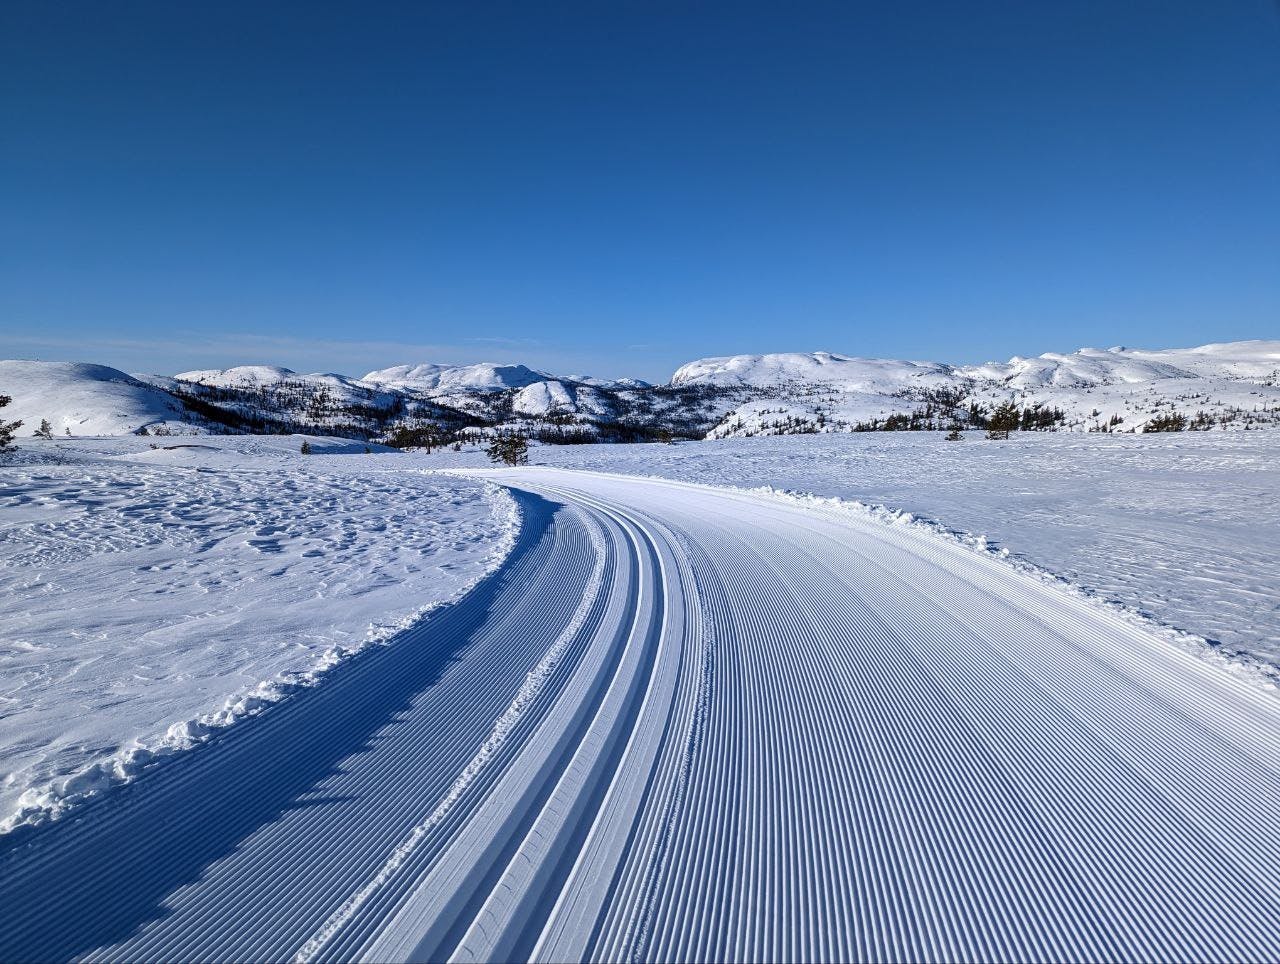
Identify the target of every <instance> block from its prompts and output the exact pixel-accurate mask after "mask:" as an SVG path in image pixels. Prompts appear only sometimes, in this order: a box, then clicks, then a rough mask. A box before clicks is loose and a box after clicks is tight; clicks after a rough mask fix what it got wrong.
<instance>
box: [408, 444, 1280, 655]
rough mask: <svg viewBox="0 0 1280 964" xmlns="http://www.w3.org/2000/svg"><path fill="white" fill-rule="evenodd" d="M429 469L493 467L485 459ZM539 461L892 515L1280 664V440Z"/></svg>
mask: <svg viewBox="0 0 1280 964" xmlns="http://www.w3.org/2000/svg"><path fill="white" fill-rule="evenodd" d="M424 460H425V461H428V462H429V463H430V464H433V465H439V466H451V465H472V466H475V465H482V464H485V459H484V457H483V455H481V454H480V453H478V452H468V453H462V454H460V455H455V454H453V453H451V452H440V453H437V454H435V455H433V456H430V457H424ZM532 461H533V462H534V463H540V464H545V465H556V466H563V467H566V468H583V469H591V470H595V471H602V472H623V473H630V474H639V475H649V474H652V475H660V476H663V477H665V478H670V479H676V480H680V481H688V482H700V483H709V484H713V485H733V486H744V487H748V488H754V487H760V486H770V487H774V488H777V489H785V490H792V491H795V492H802V493H810V494H813V495H818V496H824V497H837V498H840V499H845V500H859V501H861V502H863V503H868V504H873V505H884V506H888V507H889V508H891V509H894V510H900V511H902V512H907V513H912V514H914V515H915V516H917V517H922V518H925V519H930V520H934V521H937V522H939V523H940V524H941V525H942V526H943V527H946V528H949V529H951V530H954V531H957V532H961V533H966V534H969V535H973V536H984V537H985V538H986V539H987V541H988V544H989V545H990V547H991V548H993V549H997V550H999V549H1007V550H1008V551H1009V552H1010V553H1011V554H1012V555H1013V557H1014V558H1015V559H1022V560H1025V561H1027V562H1029V563H1032V564H1034V565H1035V566H1038V567H1040V568H1043V569H1046V570H1048V571H1049V572H1051V573H1053V574H1054V575H1056V576H1059V577H1061V578H1062V579H1065V580H1066V581H1068V582H1070V583H1072V584H1073V585H1075V586H1077V587H1080V588H1081V589H1083V590H1085V591H1086V592H1089V593H1092V594H1094V595H1097V596H1099V597H1101V598H1102V599H1105V600H1110V601H1114V602H1117V603H1119V604H1121V605H1123V606H1124V607H1126V608H1128V609H1131V610H1135V611H1137V612H1139V613H1143V614H1146V615H1148V616H1149V617H1151V618H1153V619H1155V620H1156V621H1158V622H1160V623H1163V624H1165V625H1168V626H1172V627H1176V628H1177V629H1181V630H1184V631H1186V632H1190V633H1194V634H1196V635H1199V636H1203V637H1206V638H1207V639H1209V640H1210V641H1211V642H1212V643H1213V644H1215V645H1216V646H1217V647H1218V648H1220V649H1221V650H1222V651H1223V652H1224V653H1227V654H1234V655H1237V656H1240V657H1243V658H1245V659H1248V660H1259V661H1262V662H1263V663H1266V664H1268V665H1269V666H1271V667H1275V668H1280V535H1278V534H1280V432H1276V431H1257V432H1231V433H1226V432H1222V433H1219V432H1212V433H1201V432H1197V433H1190V432H1189V433H1176V434H1169V435H1136V436H1120V435H1111V436H1108V435H1098V434H1094V435H1078V434H1077V435H1068V434H1047V433H1035V432H1031V433H1015V435H1014V436H1013V437H1012V438H1011V439H1010V440H1009V441H1007V442H990V441H987V440H985V439H983V438H982V437H981V434H980V433H969V434H968V436H967V440H966V441H964V442H946V441H943V439H942V435H941V433H937V432H877V433H858V434H853V435H808V436H791V437H774V438H753V439H726V440H723V441H714V442H696V443H680V444H678V445H590V446H562V447H551V446H544V447H538V448H536V449H534V450H532Z"/></svg>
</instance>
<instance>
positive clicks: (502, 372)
mask: <svg viewBox="0 0 1280 964" xmlns="http://www.w3.org/2000/svg"><path fill="white" fill-rule="evenodd" d="M550 377H551V376H549V375H546V374H544V373H543V372H536V371H534V370H533V369H531V368H526V367H525V366H524V365H496V364H493V363H492V362H483V363H481V364H478V365H429V364H426V365H396V366H393V367H391V368H383V369H380V370H378V371H373V372H369V373H368V374H367V375H365V376H364V378H362V379H361V381H363V382H367V383H369V384H372V385H380V386H382V387H385V388H398V389H405V390H408V391H415V392H424V393H427V394H440V395H448V394H457V393H463V392H497V391H503V390H505V389H509V388H524V387H525V386H526V385H532V384H534V383H535V382H540V381H544V380H547V379H549V378H550Z"/></svg>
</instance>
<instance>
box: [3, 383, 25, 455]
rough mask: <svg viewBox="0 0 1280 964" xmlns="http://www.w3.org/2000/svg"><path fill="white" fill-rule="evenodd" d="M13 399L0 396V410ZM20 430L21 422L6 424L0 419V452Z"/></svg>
mask: <svg viewBox="0 0 1280 964" xmlns="http://www.w3.org/2000/svg"><path fill="white" fill-rule="evenodd" d="M12 401H13V399H12V398H10V397H9V396H8V395H0V408H4V407H5V406H6V405H8V404H9V403H10V402H12ZM20 428H22V423H21V422H6V421H4V420H3V419H0V452H3V451H4V450H5V449H7V448H8V447H9V445H10V443H12V442H13V436H14V435H15V434H17V431H18V429H20Z"/></svg>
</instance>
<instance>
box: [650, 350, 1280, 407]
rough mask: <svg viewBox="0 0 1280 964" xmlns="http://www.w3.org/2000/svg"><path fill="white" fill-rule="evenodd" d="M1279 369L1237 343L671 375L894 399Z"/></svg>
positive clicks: (750, 364)
mask: <svg viewBox="0 0 1280 964" xmlns="http://www.w3.org/2000/svg"><path fill="white" fill-rule="evenodd" d="M1278 371H1280V341H1242V342H1230V343H1225V344H1215V345H1203V346H1201V347H1199V348H1173V349H1165V350H1160V351H1147V350H1142V349H1130V348H1124V347H1117V348H1109V349H1097V348H1082V349H1080V350H1079V351H1077V352H1073V353H1071V354H1069V355H1063V354H1057V353H1054V352H1047V353H1045V354H1043V355H1040V356H1039V357H1038V358H1022V357H1019V356H1016V355H1015V356H1014V357H1013V358H1011V359H1009V361H1008V362H1006V363H1003V364H1002V363H1000V362H986V363H984V364H981V365H969V366H963V365H962V366H953V365H945V364H941V363H938V362H911V361H896V360H893V359H880V358H853V357H850V356H847V355H837V354H833V353H831V352H825V351H818V352H810V353H807V354H806V353H801V352H784V353H779V354H771V355H731V356H723V357H717V358H703V359H700V360H698V361H693V362H689V363H688V364H686V365H683V366H681V367H680V368H679V369H677V370H676V373H675V375H673V376H672V378H671V384H673V385H695V384H709V385H720V386H738V385H749V386H755V387H777V386H783V385H788V384H801V385H823V386H827V387H829V388H831V389H834V390H837V391H843V392H866V393H870V394H875V393H880V394H892V393H893V391H894V390H900V389H903V388H910V387H913V386H921V385H925V386H938V385H962V384H963V382H964V381H965V380H966V379H978V380H982V381H989V382H1000V383H1003V384H1006V385H1009V386H1011V387H1014V388H1045V387H1050V386H1066V387H1082V386H1086V385H1113V384H1132V383H1135V382H1147V381H1154V380H1157V379H1162V378H1249V379H1262V378H1267V377H1268V376H1272V375H1274V374H1276V373H1277V372H1278Z"/></svg>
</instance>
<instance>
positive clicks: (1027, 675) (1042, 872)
mask: <svg viewBox="0 0 1280 964" xmlns="http://www.w3.org/2000/svg"><path fill="white" fill-rule="evenodd" d="M485 477H487V478H491V479H496V480H498V481H501V482H503V483H505V484H507V485H509V486H511V487H512V489H513V491H514V492H515V494H516V496H517V498H518V500H519V502H520V505H521V510H522V515H523V523H522V528H521V532H520V535H519V537H518V539H517V542H516V545H515V548H514V549H513V551H512V553H511V556H510V557H509V559H508V561H507V562H506V564H505V565H504V566H503V567H502V568H501V569H500V570H499V571H498V572H496V573H495V574H494V575H492V576H490V577H488V578H487V579H485V580H484V581H483V582H481V583H480V584H479V585H478V586H477V587H476V588H475V589H473V590H472V591H471V592H470V594H469V595H468V596H466V597H465V598H464V599H463V600H462V601H460V602H458V603H456V604H454V605H452V606H449V607H445V608H441V609H438V610H436V611H434V612H433V613H431V614H430V615H428V616H427V617H426V618H425V619H424V620H423V621H422V622H421V623H420V624H419V625H418V626H417V627H416V628H415V629H414V630H412V631H410V632H408V633H406V634H404V635H403V636H401V637H400V638H398V639H396V640H395V641H394V642H393V643H392V644H390V645H387V646H375V647H371V648H369V649H367V650H365V651H362V652H361V653H360V654H358V655H357V656H355V657H353V658H352V659H350V660H348V661H347V662H346V663H345V664H343V665H342V666H340V667H338V668H337V669H336V670H334V671H333V672H332V673H331V674H329V676H327V677H326V678H325V679H324V680H323V681H322V682H321V683H320V684H319V685H317V686H314V687H312V688H308V689H304V690H301V691H300V692H299V693H297V694H296V695H295V696H293V697H291V698H290V699H288V700H286V701H284V702H282V703H279V704H277V705H275V706H272V707H270V708H269V709H267V710H266V711H264V712H263V713H262V714H261V715H260V716H258V717H256V718H255V719H253V720H251V721H248V722H246V723H244V724H240V725H237V726H235V727H231V728H229V729H227V730H226V731H225V732H224V733H222V734H220V735H219V736H218V737H217V738H215V739H213V740H211V741H210V742H209V743H208V744H206V745H204V746H201V747H199V748H197V749H195V750H192V751H190V752H187V753H183V754H178V755H176V756H174V757H172V758H170V759H169V760H167V761H165V762H163V763H161V764H159V765H157V766H156V767H154V768H152V769H151V770H149V771H147V772H145V773H144V774H143V775H142V776H141V777H140V778H138V779H137V780H136V781H134V782H133V783H131V784H128V785H125V786H121V787H116V788H113V789H111V790H109V791H107V792H105V793H104V794H102V795H101V796H100V797H99V798H97V799H95V800H93V801H90V802H89V803H87V804H85V805H83V806H82V807H80V808H78V809H77V810H75V811H73V812H72V813H71V814H69V815H68V816H66V817H64V818H63V819H61V820H57V821H54V822H51V823H48V824H45V825H43V826H40V827H35V828H20V830H19V831H17V832H15V833H13V834H10V835H9V837H8V838H7V839H5V840H3V841H0V907H2V908H3V917H4V921H3V925H2V926H0V960H4V961H10V962H15V961H28V960H40V961H44V960H60V959H68V958H85V959H90V960H130V961H139V960H165V961H175V960H192V961H195V960H199V961H249V960H253V961H277V960H278V961H288V960H316V961H327V960H338V961H352V960H369V961H400V960H423V961H445V960H456V961H495V960H496V961H511V960H525V959H533V960H541V961H576V960H605V961H615V960H628V961H633V960H645V961H648V960H652V961H737V960H764V961H818V960H852V961H879V960H900V961H934V960H938V961H952V960H957V961H958V960H973V961H996V960H1008V961H1036V960H1051V961H1058V960H1066V961H1076V960H1108V961H1110V960H1141V961H1148V960H1171V961H1189V960H1205V961H1220V960H1280V923H1278V922H1280V831H1278V829H1277V828H1280V703H1278V702H1277V700H1276V698H1275V697H1274V696H1272V695H1271V694H1268V693H1266V692H1264V691H1262V690H1261V689H1256V688H1254V687H1253V686H1252V685H1251V684H1248V683H1246V682H1243V681H1240V680H1238V679H1236V678H1234V677H1232V676H1229V675H1227V674H1226V673H1225V672H1224V671H1222V670H1221V669H1219V668H1218V667H1216V666H1214V665H1213V664H1211V663H1209V662H1206V661H1202V660H1200V659H1198V658H1196V657H1195V656H1193V655H1191V654H1188V653H1185V652H1183V651H1181V650H1179V649H1176V648H1174V647H1173V646H1171V645H1170V644H1169V643H1168V642H1166V641H1164V640H1162V639H1160V638H1158V637H1156V636H1155V635H1152V634H1150V633H1148V632H1146V631H1145V630H1144V629H1142V628H1141V627H1140V626H1137V625H1135V624H1134V623H1132V622H1130V621H1126V620H1124V619H1121V618H1120V617H1118V616H1115V615H1112V614H1111V613H1109V612H1107V611H1106V610H1104V609H1103V608H1101V607H1098V606H1096V605H1093V604H1091V603H1089V602H1088V601H1087V600H1084V599H1081V598H1079V597H1077V596H1075V595H1072V594H1069V593H1065V592H1063V591H1061V590H1060V589H1058V588H1055V587H1054V586H1052V585H1049V584H1046V583H1044V582H1041V581H1038V580H1036V579H1034V578H1032V577H1031V576H1029V575H1025V574H1023V573H1021V572H1019V571H1017V570H1015V569H1014V568H1012V567H1010V566H1008V565H1007V564H1005V563H1002V562H1001V561H999V560H997V559H994V558H991V557H990V556H987V555H984V554H981V553H976V552H973V551H971V550H969V549H966V548H965V547H963V546H960V545H958V544H954V543H952V542H949V541H946V540H943V539H940V538H937V537H936V536H932V535H930V534H929V533H927V532H922V531H920V530H919V529H917V528H914V527H910V526H895V525H889V524H885V523H884V522H882V521H879V520H877V519H874V518H870V517H867V518H863V517H859V516H855V515H851V514H850V515H842V514H837V513H835V512H831V511H823V510H821V509H819V508H811V507H806V506H804V505H801V504H796V503H790V502H787V501H785V500H781V499H777V498H771V497H769V496H767V495H759V494H753V493H747V492H740V491H734V490H729V489H713V488H707V487H700V486H694V485H686V484H680V483H674V482H665V481H659V480H650V479H639V478H625V477H621V476H612V475H605V474H594V473H587V472H572V471H563V470H553V469H539V468H527V469H515V470H509V471H495V472H492V473H485Z"/></svg>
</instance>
